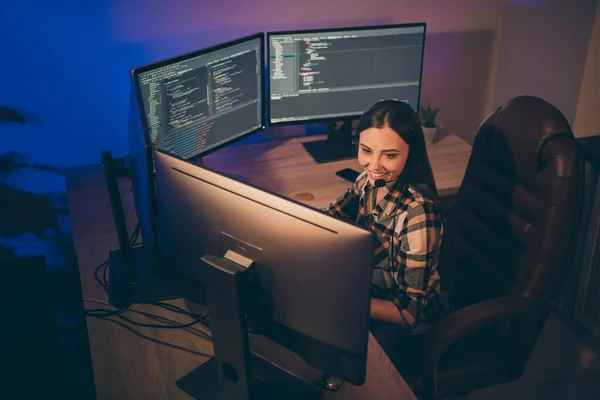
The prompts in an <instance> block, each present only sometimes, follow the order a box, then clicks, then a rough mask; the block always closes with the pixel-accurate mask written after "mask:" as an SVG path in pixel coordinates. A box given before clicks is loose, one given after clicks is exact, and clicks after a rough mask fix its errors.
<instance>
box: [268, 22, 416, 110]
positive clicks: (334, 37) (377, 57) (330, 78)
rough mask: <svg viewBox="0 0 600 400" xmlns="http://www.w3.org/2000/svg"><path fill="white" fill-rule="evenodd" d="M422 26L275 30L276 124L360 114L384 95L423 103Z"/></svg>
mask: <svg viewBox="0 0 600 400" xmlns="http://www.w3.org/2000/svg"><path fill="white" fill-rule="evenodd" d="M424 35H425V30H424V27H423V26H411V27H398V28H383V29H366V30H354V31H351V30H346V31H339V32H323V33H289V34H275V35H273V36H270V39H269V46H270V50H269V51H270V52H269V70H270V73H269V77H270V78H269V79H270V107H271V111H270V119H271V122H285V121H301V120H311V119H321V118H333V117H346V116H355V115H360V114H361V113H363V112H364V111H365V110H366V109H368V108H369V107H370V106H371V105H373V104H374V103H376V102H377V101H379V100H382V99H397V100H402V101H406V102H408V103H409V104H410V105H412V106H413V108H415V109H416V107H417V106H418V99H419V91H420V82H421V66H422V57H423V40H424Z"/></svg>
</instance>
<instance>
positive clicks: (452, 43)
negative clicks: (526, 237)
mask: <svg viewBox="0 0 600 400" xmlns="http://www.w3.org/2000/svg"><path fill="white" fill-rule="evenodd" d="M49 3H50V2H35V4H31V3H28V2H26V1H18V0H9V1H8V2H6V1H5V2H2V4H1V5H0V35H1V36H0V37H2V38H3V42H4V43H3V46H2V47H3V55H4V57H5V58H4V59H3V62H2V63H0V74H1V76H2V77H3V79H2V87H1V90H0V106H7V107H11V108H13V109H15V110H17V111H19V112H21V113H22V114H24V115H25V116H26V117H27V120H28V122H27V123H26V124H24V125H21V124H4V125H2V126H0V135H2V140H1V141H0V154H1V153H3V152H5V151H8V150H17V151H19V152H23V153H27V154H29V155H30V157H31V160H32V161H35V162H38V163H44V164H50V165H54V166H57V167H69V166H74V165H83V164H91V163H98V162H99V158H100V152H101V151H102V150H111V151H112V152H113V154H114V155H115V156H122V155H124V154H126V152H127V141H126V127H127V110H128V108H127V101H128V94H129V76H128V72H129V70H130V69H131V68H132V67H135V66H139V65H143V64H146V63H150V62H153V61H156V60H159V59H162V58H165V57H170V56H174V55H177V54H180V53H183V52H187V51H192V50H195V49H198V48H201V47H204V46H208V45H212V44H215V43H217V42H223V41H226V40H230V39H233V38H236V37H239V36H242V35H246V34H249V33H254V32H256V31H268V30H275V29H299V28H317V27H336V26H338V27H341V26H354V25H363V24H381V23H399V22H414V21H426V22H427V23H428V24H429V25H428V38H427V47H426V56H425V72H424V85H423V100H424V101H430V102H431V103H432V105H433V106H439V107H441V108H443V112H442V113H441V114H440V122H442V124H446V125H448V126H452V127H458V128H460V125H461V124H463V125H465V124H466V125H473V124H475V123H476V121H478V120H480V119H481V116H482V115H483V113H484V112H485V110H484V109H485V103H486V101H485V99H486V98H487V97H488V96H489V93H488V85H490V82H489V75H490V73H489V70H490V68H491V67H490V65H491V61H490V60H489V59H485V58H486V57H488V56H489V54H491V53H493V51H494V50H493V49H494V43H495V41H496V40H497V37H498V31H499V29H500V26H501V9H502V1H501V0H456V1H452V2H439V1H435V0H424V1H418V2H417V1H412V0H402V1H392V0H389V1H388V0H370V1H368V2H365V1H362V0H346V1H344V0H339V1H329V2H324V1H322V0H305V1H303V2H302V3H299V2H289V4H287V3H286V4H285V6H283V5H282V2H281V1H280V0H278V1H275V0H260V1H255V2H240V1H238V0H220V1H218V2H207V1H202V2H199V1H192V0H173V1H169V2H165V1H157V0H95V1H93V2H78V1H75V0H54V1H53V2H51V3H52V4H51V5H50V4H49ZM482 55H483V56H482ZM488 58H489V57H488ZM4 60H7V61H8V62H4ZM7 77H8V79H6V78H7ZM457 99H460V101H457ZM465 99H469V101H470V102H471V104H470V105H468V104H465V103H467V102H466V101H465ZM481 99H483V100H481ZM23 179H24V180H25V181H22V182H21V184H22V185H25V186H28V187H29V188H30V190H36V191H45V190H47V191H53V190H55V186H56V184H55V183H52V181H48V180H46V178H44V182H39V181H36V182H35V184H34V183H33V182H32V183H28V182H27V179H29V178H26V177H23ZM47 179H50V177H47ZM49 182H50V183H49ZM57 182H58V181H57Z"/></svg>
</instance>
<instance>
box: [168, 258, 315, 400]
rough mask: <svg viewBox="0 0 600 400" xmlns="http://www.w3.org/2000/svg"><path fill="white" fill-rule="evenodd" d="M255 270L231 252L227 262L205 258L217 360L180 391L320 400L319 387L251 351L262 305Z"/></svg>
mask: <svg viewBox="0 0 600 400" xmlns="http://www.w3.org/2000/svg"><path fill="white" fill-rule="evenodd" d="M254 268H255V267H254V261H253V260H250V259H248V258H246V257H245V256H244V255H241V254H237V253H234V252H231V251H228V252H227V253H226V254H225V256H224V257H217V256H214V255H212V254H206V255H205V256H204V257H202V263H201V265H200V274H201V275H202V277H203V280H204V282H205V290H206V298H207V300H208V309H209V313H210V330H211V333H212V342H213V349H214V354H215V355H214V357H212V358H210V359H209V360H208V361H206V362H204V363H203V364H202V365H200V366H199V367H198V368H196V369H195V370H193V371H192V372H191V373H189V374H188V375H186V376H184V377H183V378H180V379H179V380H178V381H177V386H178V387H179V388H180V389H181V390H183V391H185V392H186V393H188V394H189V395H191V396H193V397H195V398H196V399H200V400H204V399H206V400H221V399H223V400H224V399H238V400H263V399H285V400H292V399H294V400H295V399H308V400H311V399H313V398H314V399H318V398H319V397H320V396H319V395H320V391H319V390H318V389H317V388H316V387H313V386H310V385H308V384H306V383H304V382H302V381H301V380H300V379H297V378H295V377H293V376H292V375H291V374H288V373H287V372H284V371H283V370H281V369H279V368H277V367H276V366H274V365H272V364H270V363H269V362H267V361H265V360H262V359H260V358H259V357H256V356H253V355H252V353H251V352H250V344H249V339H248V325H247V324H248V322H249V320H252V318H251V317H250V316H249V313H251V310H252V309H255V305H254V304H253V303H255V302H258V303H260V300H259V299H257V297H259V296H260V294H259V293H260V292H259V291H257V290H256V289H257V286H256V285H257V282H256V276H255V274H256V272H255V270H254ZM259 308H260V307H259ZM257 317H258V318H259V320H257V321H256V322H257V323H258V326H260V316H258V315H257Z"/></svg>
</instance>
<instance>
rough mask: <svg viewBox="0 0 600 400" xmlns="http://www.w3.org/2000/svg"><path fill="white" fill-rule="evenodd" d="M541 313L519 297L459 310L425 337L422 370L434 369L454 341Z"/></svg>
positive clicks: (529, 302)
mask: <svg viewBox="0 0 600 400" xmlns="http://www.w3.org/2000/svg"><path fill="white" fill-rule="evenodd" d="M541 311H542V310H541V309H540V308H538V307H536V306H535V305H534V304H533V303H532V302H531V300H528V299H526V298H523V297H500V298H496V299H490V300H486V301H482V302H480V303H476V304H473V305H470V306H468V307H465V308H462V309H460V310H458V311H456V312H453V313H452V314H450V315H448V316H447V317H446V318H444V319H443V320H442V321H441V322H440V323H439V324H438V325H436V326H435V327H434V328H433V329H432V330H431V331H430V332H429V334H428V335H427V338H426V347H425V349H426V351H427V355H426V359H425V368H426V369H435V368H436V366H437V365H438V363H439V361H440V359H441V358H442V356H443V355H444V353H445V352H446V350H448V348H449V347H450V346H451V345H452V344H453V343H454V342H456V341H457V340H458V339H460V338H462V337H464V336H466V335H468V334H469V333H472V332H475V331H477V330H478V329H480V328H483V327H486V326H489V325H492V324H494V323H497V322H502V321H510V320H513V319H517V318H519V317H523V316H526V315H533V314H536V313H539V312H541Z"/></svg>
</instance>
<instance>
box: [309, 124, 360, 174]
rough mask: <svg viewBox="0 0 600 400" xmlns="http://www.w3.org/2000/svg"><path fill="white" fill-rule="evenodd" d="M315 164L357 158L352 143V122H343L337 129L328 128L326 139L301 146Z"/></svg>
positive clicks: (333, 125)
mask: <svg viewBox="0 0 600 400" xmlns="http://www.w3.org/2000/svg"><path fill="white" fill-rule="evenodd" d="M302 145H303V146H304V148H305V149H306V151H308V153H309V154H310V155H311V157H312V158H313V159H314V160H315V162H316V163H317V164H323V163H327V162H333V161H341V160H348V159H351V158H355V157H356V156H357V150H356V146H355V145H354V144H353V143H352V120H344V123H343V125H342V126H340V127H339V128H336V127H335V124H332V125H330V126H328V129H327V139H325V140H316V141H312V142H305V143H303V144H302Z"/></svg>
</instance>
